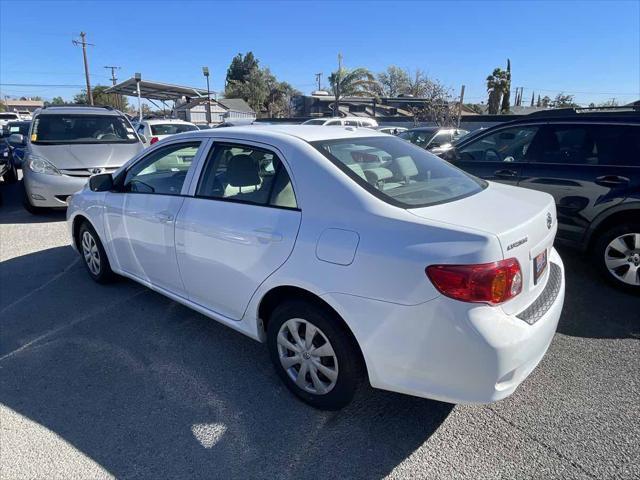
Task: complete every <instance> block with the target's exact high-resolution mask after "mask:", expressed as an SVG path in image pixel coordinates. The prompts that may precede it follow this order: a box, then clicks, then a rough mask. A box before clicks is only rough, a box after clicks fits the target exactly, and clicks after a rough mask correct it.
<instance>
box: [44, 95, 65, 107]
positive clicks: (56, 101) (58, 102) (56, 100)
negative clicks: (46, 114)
mask: <svg viewBox="0 0 640 480" xmlns="http://www.w3.org/2000/svg"><path fill="white" fill-rule="evenodd" d="M44 104H45V105H47V106H49V105H64V104H65V101H64V99H63V98H62V97H53V98H52V99H51V101H50V102H44Z"/></svg>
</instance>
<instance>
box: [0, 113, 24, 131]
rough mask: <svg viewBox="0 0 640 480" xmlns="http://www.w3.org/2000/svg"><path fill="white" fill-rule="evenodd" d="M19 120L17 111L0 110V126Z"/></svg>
mask: <svg viewBox="0 0 640 480" xmlns="http://www.w3.org/2000/svg"><path fill="white" fill-rule="evenodd" d="M16 120H20V117H18V114H17V113H13V112H0V128H2V127H4V126H5V125H6V124H7V123H9V122H13V121H16Z"/></svg>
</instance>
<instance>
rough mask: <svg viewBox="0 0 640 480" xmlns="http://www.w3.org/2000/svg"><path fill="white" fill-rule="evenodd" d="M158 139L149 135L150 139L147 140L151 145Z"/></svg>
mask: <svg viewBox="0 0 640 480" xmlns="http://www.w3.org/2000/svg"><path fill="white" fill-rule="evenodd" d="M159 140H160V139H159V138H158V137H151V140H149V145H153V144H154V143H156V142H157V141H159Z"/></svg>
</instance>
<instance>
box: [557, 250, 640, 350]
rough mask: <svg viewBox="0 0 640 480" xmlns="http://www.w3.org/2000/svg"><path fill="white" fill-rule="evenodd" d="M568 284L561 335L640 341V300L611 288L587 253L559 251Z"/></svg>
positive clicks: (639, 297) (561, 321) (561, 322)
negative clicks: (639, 339) (637, 339)
mask: <svg viewBox="0 0 640 480" xmlns="http://www.w3.org/2000/svg"><path fill="white" fill-rule="evenodd" d="M558 251H559V253H560V255H561V256H562V260H563V262H564V265H565V277H566V281H567V287H566V293H565V301H564V308H563V310H562V317H560V323H559V324H558V332H559V333H562V334H564V335H570V336H573V337H585V338H629V337H630V338H640V296H638V295H636V294H634V293H630V292H627V291H623V290H620V289H617V288H615V287H613V286H611V285H609V284H608V283H607V282H606V281H605V280H604V279H603V278H602V277H601V275H600V274H599V273H598V272H597V271H596V268H595V267H594V266H593V264H592V263H591V259H590V258H589V257H588V256H587V255H586V254H583V253H580V252H577V251H575V250H572V249H569V248H563V247H560V248H558Z"/></svg>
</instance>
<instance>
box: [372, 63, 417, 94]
mask: <svg viewBox="0 0 640 480" xmlns="http://www.w3.org/2000/svg"><path fill="white" fill-rule="evenodd" d="M377 77H378V86H379V89H380V93H381V95H382V96H385V97H397V96H398V95H400V94H403V93H409V90H410V79H409V72H407V71H406V70H403V69H402V68H400V67H396V66H395V65H391V66H389V67H387V69H386V70H385V71H384V72H382V73H379V74H378V75H377Z"/></svg>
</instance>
